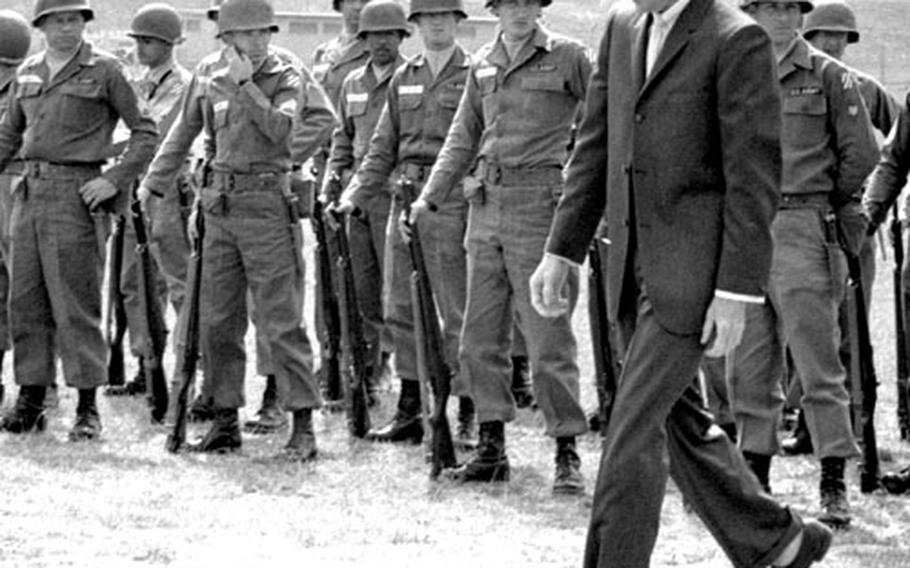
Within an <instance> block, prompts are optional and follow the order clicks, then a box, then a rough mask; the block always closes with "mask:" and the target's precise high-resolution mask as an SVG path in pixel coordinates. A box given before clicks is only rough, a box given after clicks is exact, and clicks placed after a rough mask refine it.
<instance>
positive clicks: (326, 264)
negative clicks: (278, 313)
mask: <svg viewBox="0 0 910 568" xmlns="http://www.w3.org/2000/svg"><path fill="white" fill-rule="evenodd" d="M323 214H324V207H323V204H322V202H321V201H319V200H318V199H316V200H315V201H314V203H313V213H312V215H311V216H310V221H311V222H312V223H313V233H315V235H316V258H317V261H318V263H319V271H318V276H319V287H320V289H321V294H320V298H319V300H320V309H321V310H322V322H323V325H324V326H325V334H324V335H325V337H324V341H323V345H322V376H323V378H324V380H325V395H326V399H327V400H328V401H330V402H331V401H339V400H342V399H343V398H344V386H343V385H342V379H341V361H340V354H341V314H340V313H339V309H338V298H337V297H336V296H335V287H334V279H333V278H332V266H333V261H332V253H331V251H330V250H329V233H328V228H327V227H326V225H325V220H324V219H323V217H322V216H323Z"/></svg>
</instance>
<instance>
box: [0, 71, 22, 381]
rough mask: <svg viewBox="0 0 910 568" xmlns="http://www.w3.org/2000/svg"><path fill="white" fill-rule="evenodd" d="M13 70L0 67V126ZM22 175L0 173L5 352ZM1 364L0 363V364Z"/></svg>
mask: <svg viewBox="0 0 910 568" xmlns="http://www.w3.org/2000/svg"><path fill="white" fill-rule="evenodd" d="M15 77H16V67H15V66H14V65H11V66H9V67H0V122H2V120H3V115H4V114H5V113H6V108H7V105H8V104H9V97H11V96H12V84H13V79H15ZM21 175H22V164H21V163H20V162H15V161H14V162H10V164H9V165H7V166H6V169H5V170H3V171H0V351H6V350H8V349H9V348H10V347H11V346H12V344H11V340H10V330H9V306H8V305H7V303H8V302H7V299H8V298H9V269H10V260H11V259H10V254H9V253H10V236H11V235H10V214H11V213H12V209H13V182H14V181H15V179H16V178H17V177H18V176H21ZM0 363H2V361H0Z"/></svg>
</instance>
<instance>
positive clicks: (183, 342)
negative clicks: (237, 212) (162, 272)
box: [166, 201, 205, 453]
mask: <svg viewBox="0 0 910 568" xmlns="http://www.w3.org/2000/svg"><path fill="white" fill-rule="evenodd" d="M195 209H196V238H195V240H193V243H192V244H193V248H192V250H191V251H190V259H189V266H188V267H187V271H186V272H187V274H186V289H187V296H186V299H185V300H184V302H183V308H182V311H183V313H182V314H181V318H182V320H183V321H182V322H181V324H182V325H180V326H179V335H178V337H177V345H178V348H179V349H180V352H179V353H178V354H177V357H178V361H179V372H180V384H179V386H178V387H177V402H176V404H175V411H174V429H173V430H172V431H171V434H170V435H169V436H168V438H167V443H166V448H167V450H168V451H169V452H171V453H176V452H177V451H178V450H179V449H180V446H182V445H183V443H184V442H185V441H186V419H187V416H186V414H187V406H188V404H189V398H190V391H191V390H192V387H193V382H194V380H195V378H196V367H197V365H198V363H199V306H200V294H201V291H202V239H203V237H204V236H205V217H204V215H203V213H202V203H201V202H198V201H197V203H196V205H195Z"/></svg>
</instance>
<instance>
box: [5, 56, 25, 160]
mask: <svg viewBox="0 0 910 568" xmlns="http://www.w3.org/2000/svg"><path fill="white" fill-rule="evenodd" d="M15 77H16V66H15V65H10V66H6V65H2V64H0V123H2V122H3V117H4V115H5V114H6V109H7V106H8V105H9V97H10V96H11V95H12V92H13V89H12V84H13V79H15ZM21 173H22V163H21V162H20V161H18V160H16V161H13V162H10V163H9V164H7V166H6V169H5V170H0V175H4V174H6V175H19V174H21Z"/></svg>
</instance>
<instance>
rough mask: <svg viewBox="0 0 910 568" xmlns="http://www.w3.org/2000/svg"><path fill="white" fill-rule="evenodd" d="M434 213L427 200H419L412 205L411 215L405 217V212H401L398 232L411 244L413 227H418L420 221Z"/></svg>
mask: <svg viewBox="0 0 910 568" xmlns="http://www.w3.org/2000/svg"><path fill="white" fill-rule="evenodd" d="M432 211H433V209H432V207H430V204H429V203H428V202H427V201H426V200H425V199H421V198H417V199H415V200H414V202H413V203H411V214H410V215H405V212H404V211H402V212H401V217H399V218H398V232H399V233H401V238H402V239H404V242H406V243H409V242H411V227H416V226H417V222H418V220H419V219H420V218H421V217H422V216H423V215H425V214H426V213H427V212H432Z"/></svg>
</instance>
